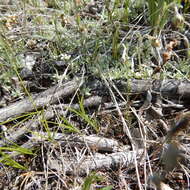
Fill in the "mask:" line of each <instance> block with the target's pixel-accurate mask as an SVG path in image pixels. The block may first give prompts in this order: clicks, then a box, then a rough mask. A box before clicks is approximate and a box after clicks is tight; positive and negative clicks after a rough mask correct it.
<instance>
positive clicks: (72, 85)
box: [0, 79, 81, 122]
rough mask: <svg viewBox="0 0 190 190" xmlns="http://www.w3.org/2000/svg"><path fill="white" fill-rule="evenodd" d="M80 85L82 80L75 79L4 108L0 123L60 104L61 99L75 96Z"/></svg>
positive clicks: (0, 113) (0, 114)
mask: <svg viewBox="0 0 190 190" xmlns="http://www.w3.org/2000/svg"><path fill="white" fill-rule="evenodd" d="M80 84H81V80H76V79H75V80H73V81H70V82H67V83H65V84H63V85H61V86H58V85H56V86H54V87H51V88H49V89H48V90H46V91H44V92H42V93H40V94H37V95H33V96H31V97H28V98H26V99H24V100H21V101H19V102H16V103H13V104H11V105H9V106H7V107H5V108H2V109H0V121H1V122H2V121H5V120H7V119H8V118H14V117H16V116H19V115H21V114H23V113H27V112H31V111H33V110H38V109H39V108H42V107H45V106H47V105H50V104H54V103H56V102H58V100H59V99H61V98H64V97H68V96H69V95H71V94H73V93H74V92H75V91H76V90H77V88H79V85H80Z"/></svg>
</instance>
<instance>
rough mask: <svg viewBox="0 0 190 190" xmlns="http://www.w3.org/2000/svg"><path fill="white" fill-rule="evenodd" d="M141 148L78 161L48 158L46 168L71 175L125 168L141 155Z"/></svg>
mask: <svg viewBox="0 0 190 190" xmlns="http://www.w3.org/2000/svg"><path fill="white" fill-rule="evenodd" d="M142 153H143V150H141V149H140V150H138V151H136V152H134V151H123V152H116V153H112V154H109V155H101V156H98V157H89V158H87V159H85V160H84V159H81V161H80V162H77V161H76V160H68V159H67V158H66V159H65V160H64V158H63V159H61V160H58V159H53V158H50V157H49V158H48V161H47V162H48V168H49V169H52V170H56V171H57V172H60V173H65V174H71V175H85V174H88V173H89V172H90V171H94V170H110V169H118V168H119V167H121V168H125V167H129V165H133V166H134V163H135V159H137V160H138V159H139V158H140V156H141V155H142Z"/></svg>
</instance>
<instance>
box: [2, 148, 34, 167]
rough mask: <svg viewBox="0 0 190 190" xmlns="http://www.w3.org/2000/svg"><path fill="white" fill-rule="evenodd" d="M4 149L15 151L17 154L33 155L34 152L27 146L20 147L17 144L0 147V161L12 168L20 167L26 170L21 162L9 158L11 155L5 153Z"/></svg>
mask: <svg viewBox="0 0 190 190" xmlns="http://www.w3.org/2000/svg"><path fill="white" fill-rule="evenodd" d="M4 151H9V152H17V153H19V154H22V155H24V154H28V155H34V153H33V152H32V151H31V150H29V149H27V148H23V147H20V146H18V145H15V146H9V147H0V155H1V158H0V163H2V164H4V165H7V166H11V167H13V168H18V169H22V170H26V169H27V168H26V167H25V166H23V165H21V164H19V163H18V162H17V161H15V160H14V159H13V158H11V156H10V155H9V154H7V153H5V152H4Z"/></svg>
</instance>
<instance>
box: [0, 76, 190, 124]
mask: <svg viewBox="0 0 190 190" xmlns="http://www.w3.org/2000/svg"><path fill="white" fill-rule="evenodd" d="M81 84H82V82H81V79H77V80H73V81H69V82H67V83H65V84H63V85H61V86H58V85H56V86H54V87H52V88H50V89H48V90H46V91H44V92H42V93H40V94H37V95H33V96H31V97H29V98H26V99H24V100H21V101H19V102H16V103H13V104H11V105H9V106H7V107H5V108H2V109H0V122H2V121H5V120H7V119H9V118H14V117H16V116H20V115H21V114H23V113H27V112H31V111H33V110H38V109H39V108H42V107H44V106H47V105H50V104H54V103H56V102H58V99H60V98H64V97H68V96H69V95H71V94H72V93H73V92H75V91H76V89H77V88H79V86H80V85H81ZM113 84H114V85H115V86H116V87H117V88H118V89H119V91H120V92H121V93H125V94H126V93H129V94H137V93H140V94H142V93H146V92H147V90H151V92H152V93H157V94H158V93H159V94H160V95H161V96H163V97H175V98H180V99H189V97H190V82H189V81H187V80H186V81H185V80H175V79H171V80H170V79H167V80H152V79H148V80H137V79H130V80H126V79H121V80H114V81H113ZM85 86H86V87H87V88H89V89H90V92H91V93H92V94H96V95H101V96H107V95H109V90H108V89H107V87H106V85H105V84H104V82H103V81H101V80H100V79H96V80H94V81H87V82H86V84H85Z"/></svg>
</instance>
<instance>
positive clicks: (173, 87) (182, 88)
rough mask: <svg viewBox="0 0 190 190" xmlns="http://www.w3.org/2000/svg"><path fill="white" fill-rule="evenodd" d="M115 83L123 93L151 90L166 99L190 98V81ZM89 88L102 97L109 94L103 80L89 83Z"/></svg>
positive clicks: (135, 80)
mask: <svg viewBox="0 0 190 190" xmlns="http://www.w3.org/2000/svg"><path fill="white" fill-rule="evenodd" d="M113 83H114V84H115V86H116V87H117V88H118V89H119V91H120V92H121V93H130V94H136V93H140V94H141V93H146V92H147V90H151V91H152V92H155V93H160V94H161V95H162V96H164V97H175V98H181V99H186V98H189V97H190V81H187V80H176V79H166V80H152V79H147V80H138V79H129V80H126V79H117V80H114V81H113ZM87 86H88V88H90V89H91V91H92V92H94V93H96V94H100V95H105V94H106V93H109V91H108V89H107V88H106V86H105V85H104V83H103V82H102V81H101V80H98V79H96V80H94V81H91V82H88V83H87Z"/></svg>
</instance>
